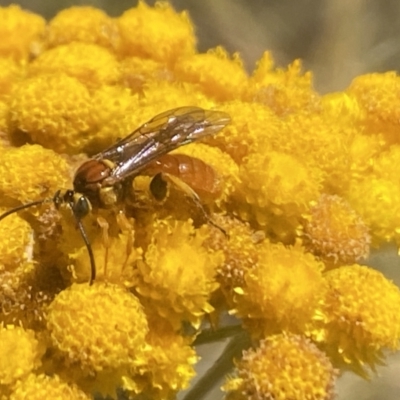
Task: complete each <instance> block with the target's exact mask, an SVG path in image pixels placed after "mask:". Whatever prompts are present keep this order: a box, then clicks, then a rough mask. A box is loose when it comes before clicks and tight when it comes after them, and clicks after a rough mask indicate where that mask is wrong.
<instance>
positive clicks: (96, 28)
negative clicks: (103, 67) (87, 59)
mask: <svg viewBox="0 0 400 400" xmlns="http://www.w3.org/2000/svg"><path fill="white" fill-rule="evenodd" d="M47 41H48V43H49V45H50V46H51V47H54V46H58V45H60V44H66V43H71V42H74V41H76V42H83V43H94V44H98V45H100V46H104V47H107V48H111V49H115V48H116V47H117V45H118V43H119V33H118V28H117V25H116V22H115V20H113V19H112V18H110V17H109V16H108V15H107V14H106V13H105V12H104V11H102V10H100V9H98V8H94V7H89V6H75V7H69V8H66V9H65V10H61V11H60V12H59V13H58V14H57V15H56V16H55V17H54V18H53V19H52V20H51V21H50V22H49V25H48V31H47Z"/></svg>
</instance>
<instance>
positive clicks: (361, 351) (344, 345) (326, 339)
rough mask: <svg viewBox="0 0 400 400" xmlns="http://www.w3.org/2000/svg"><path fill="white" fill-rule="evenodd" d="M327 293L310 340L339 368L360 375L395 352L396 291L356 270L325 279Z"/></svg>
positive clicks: (399, 294)
mask: <svg viewBox="0 0 400 400" xmlns="http://www.w3.org/2000/svg"><path fill="white" fill-rule="evenodd" d="M325 280H326V282H327V284H328V290H327V291H326V296H325V299H324V302H323V306H322V308H321V311H322V314H321V315H323V316H324V317H322V318H321V320H320V321H317V320H316V323H315V330H314V332H313V334H312V336H313V337H314V338H315V339H316V340H317V341H319V342H321V344H322V345H323V346H324V348H326V350H327V351H328V352H329V354H330V356H331V357H332V358H333V359H335V360H336V362H339V363H342V364H343V363H345V364H346V365H347V366H348V367H349V368H352V369H354V370H356V372H358V373H360V374H361V375H365V374H366V372H365V370H364V369H363V368H364V366H370V367H371V368H374V366H375V365H377V364H380V363H381V360H382V357H383V354H382V351H383V350H384V349H385V348H386V349H387V348H388V349H391V350H395V349H398V348H399V339H400V314H399V312H398V310H399V307H400V290H399V288H398V287H397V286H395V285H394V284H393V283H392V282H390V281H389V280H387V279H386V278H385V277H384V276H383V275H382V274H381V273H380V272H378V271H376V270H373V269H371V268H368V267H364V266H360V265H356V264H354V265H349V266H344V267H340V268H337V269H334V270H331V271H328V272H327V273H326V274H325Z"/></svg>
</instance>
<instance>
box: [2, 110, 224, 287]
mask: <svg viewBox="0 0 400 400" xmlns="http://www.w3.org/2000/svg"><path fill="white" fill-rule="evenodd" d="M229 123H230V117H229V115H228V114H226V113H224V112H222V111H214V110H204V109H202V108H200V107H194V106H189V107H179V108H175V109H172V110H169V111H165V112H163V113H161V114H159V115H157V116H155V117H154V118H152V119H151V120H150V121H148V122H146V123H145V124H143V125H142V126H140V127H139V128H137V129H136V130H134V131H133V132H132V133H131V134H129V135H128V136H126V137H125V138H123V139H122V140H120V141H118V142H117V143H115V144H114V145H112V146H111V147H109V148H107V149H106V150H104V151H102V152H100V153H98V154H96V155H94V156H93V157H92V158H90V159H88V160H87V161H85V162H84V163H83V164H82V165H81V166H80V167H79V168H78V169H77V171H76V172H75V176H74V180H73V189H69V190H63V191H62V190H58V191H57V192H56V193H55V194H54V196H53V197H52V198H46V199H42V200H37V201H33V202H30V203H26V204H23V205H21V206H18V207H15V208H13V209H11V210H9V211H7V212H5V213H4V214H2V215H0V220H2V219H4V218H5V217H7V216H8V215H10V214H13V213H15V212H18V211H21V210H24V209H26V208H29V207H33V206H38V205H41V204H44V203H47V202H53V204H54V206H55V207H56V208H57V209H59V207H60V206H61V205H63V204H65V205H67V207H69V208H70V210H71V211H72V214H73V216H74V218H75V220H76V223H77V227H78V229H79V231H80V234H81V236H82V239H83V241H84V243H85V246H86V248H87V251H88V254H89V260H90V268H91V271H90V272H91V273H90V281H89V284H90V285H91V284H92V283H93V281H94V280H95V278H96V266H95V261H94V255H93V251H92V247H91V245H90V241H89V238H88V236H87V234H86V232H85V229H84V227H83V224H82V219H83V218H84V217H85V216H87V215H88V214H89V213H90V212H91V210H92V209H93V208H112V207H114V206H115V205H117V204H118V203H121V202H123V201H124V199H125V198H126V196H127V193H128V191H129V186H130V185H131V184H132V180H133V179H134V178H135V177H136V176H138V175H140V174H142V173H145V174H146V175H150V174H154V179H153V181H152V183H151V186H152V187H151V188H150V189H151V191H152V193H153V194H154V195H155V197H156V198H157V197H159V198H161V197H162V196H163V195H164V193H163V189H161V191H160V189H159V188H160V187H161V188H162V187H163V186H162V185H160V182H162V181H164V180H165V177H167V179H169V180H171V181H173V182H174V183H176V184H177V185H178V186H179V187H181V188H182V189H183V190H184V191H185V192H186V193H188V194H189V195H191V196H192V197H193V199H194V200H195V202H196V203H199V197H198V195H197V193H196V189H203V190H205V191H209V192H210V193H211V192H212V191H214V190H217V189H216V188H214V187H213V182H217V179H216V177H215V176H214V175H212V174H213V173H214V171H213V170H212V168H211V167H210V166H208V165H207V164H205V163H204V162H202V161H201V160H199V159H195V158H193V157H189V156H185V155H183V154H180V155H178V154H176V155H170V154H167V153H169V152H170V151H172V150H175V149H177V148H179V147H181V146H184V145H186V144H189V143H193V142H195V141H197V140H199V139H201V138H203V137H205V136H208V135H213V134H216V133H217V132H219V131H220V130H221V129H223V128H224V127H225V126H226V125H228V124H229ZM196 171H197V172H196ZM163 178H164V179H163ZM191 183H192V186H191Z"/></svg>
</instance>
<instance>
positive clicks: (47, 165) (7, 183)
mask: <svg viewBox="0 0 400 400" xmlns="http://www.w3.org/2000/svg"><path fill="white" fill-rule="evenodd" d="M70 175H71V168H70V166H69V164H68V163H67V161H66V160H65V159H64V158H63V157H62V156H60V155H59V154H56V153H55V152H53V151H52V150H48V149H45V148H43V147H41V146H39V145H25V146H22V147H18V148H6V149H4V150H3V151H2V153H1V163H0V176H1V177H2V179H1V181H0V193H1V195H2V197H3V199H2V200H3V201H4V202H5V200H6V199H8V201H10V200H11V201H13V202H17V201H18V202H23V203H25V202H28V201H33V200H40V199H41V198H45V197H53V195H54V193H55V192H56V190H58V189H60V188H63V187H68V185H69V182H70ZM0 202H1V200H0Z"/></svg>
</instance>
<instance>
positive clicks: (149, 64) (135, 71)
mask: <svg viewBox="0 0 400 400" xmlns="http://www.w3.org/2000/svg"><path fill="white" fill-rule="evenodd" d="M120 70H121V83H122V84H123V85H124V86H127V87H129V88H130V89H131V90H132V92H133V93H141V92H142V91H143V89H144V87H145V85H146V84H150V83H151V82H154V81H156V82H157V81H173V80H174V75H173V73H172V71H170V70H169V69H168V68H167V66H166V65H164V64H163V63H162V62H160V61H155V60H152V59H150V58H140V57H134V56H133V57H127V58H125V59H123V60H121V62H120Z"/></svg>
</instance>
